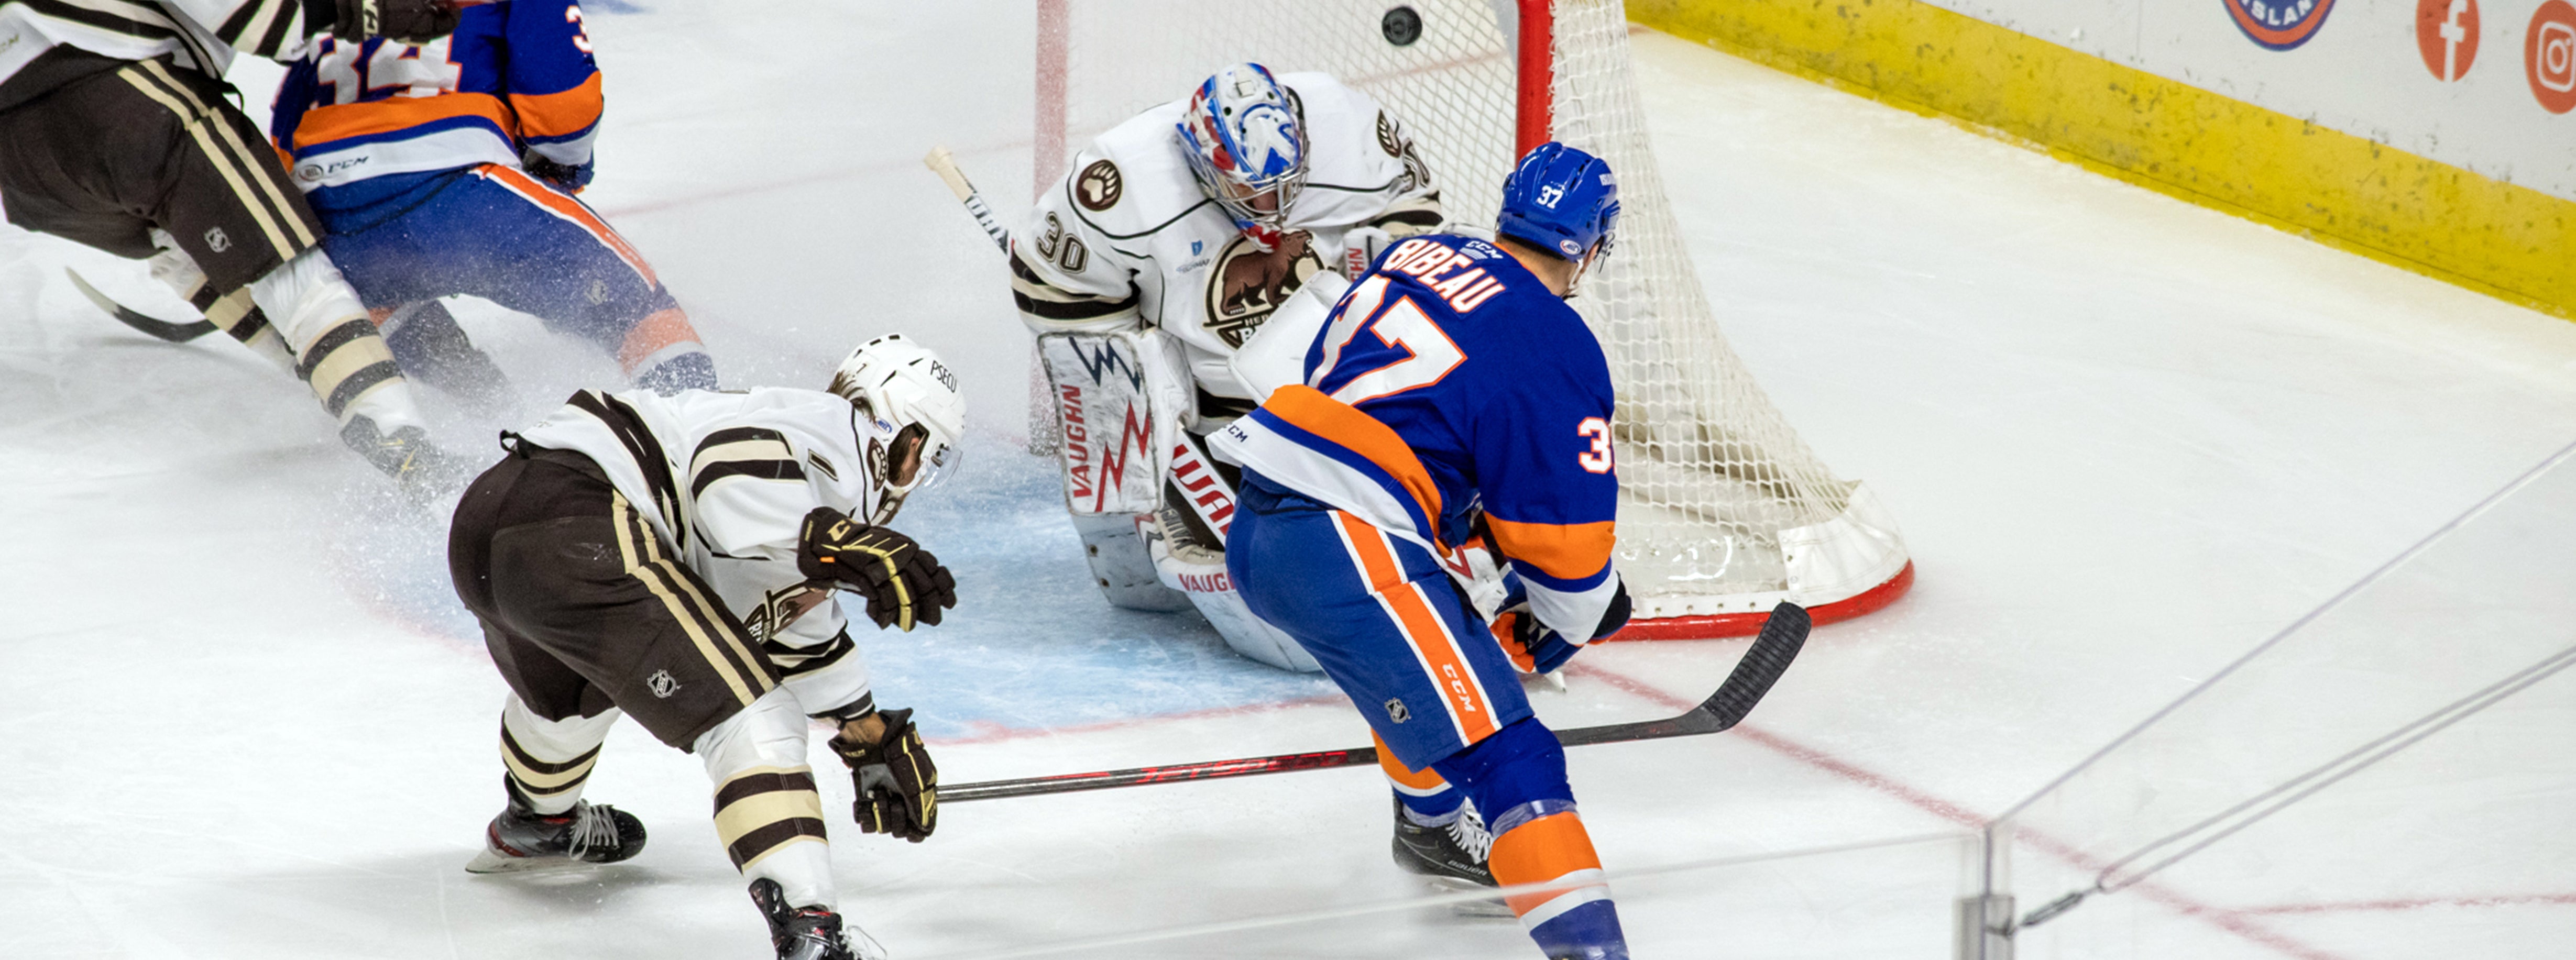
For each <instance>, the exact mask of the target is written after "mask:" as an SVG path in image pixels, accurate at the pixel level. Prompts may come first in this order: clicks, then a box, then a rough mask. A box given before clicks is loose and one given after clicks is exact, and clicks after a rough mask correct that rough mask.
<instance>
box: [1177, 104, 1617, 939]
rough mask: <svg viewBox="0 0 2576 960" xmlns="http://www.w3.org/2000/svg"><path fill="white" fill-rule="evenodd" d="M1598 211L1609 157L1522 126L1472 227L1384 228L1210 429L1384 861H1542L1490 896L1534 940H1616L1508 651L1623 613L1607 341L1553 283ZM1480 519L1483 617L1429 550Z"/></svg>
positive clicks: (1266, 613)
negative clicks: (1253, 403) (1377, 800)
mask: <svg viewBox="0 0 2576 960" xmlns="http://www.w3.org/2000/svg"><path fill="white" fill-rule="evenodd" d="M1618 213H1619V202H1618V187H1617V184H1616V183H1615V181H1614V180H1613V179H1612V177H1611V174H1610V169H1609V165H1608V164H1606V163H1603V162H1602V161H1601V160H1599V159H1598V158H1595V157H1593V156H1591V155H1589V154H1586V153H1584V152H1582V151H1580V150H1575V149H1573V148H1570V147H1566V146H1564V145H1562V144H1555V143H1549V144H1543V145H1541V146H1540V147H1539V148H1537V149H1536V150H1532V151H1531V152H1530V154H1529V155H1528V156H1527V157H1524V158H1522V160H1521V163H1520V166H1519V167H1518V169H1516V170H1514V171H1513V173H1512V176H1511V179H1510V180H1508V181H1507V182H1506V183H1505V184H1504V187H1503V209H1502V215H1501V217H1500V223H1499V226H1498V230H1497V234H1498V235H1497V237H1496V239H1494V240H1493V241H1491V242H1488V241H1484V240H1479V239H1474V238H1470V237H1464V236H1455V235H1432V236H1423V237H1416V238H1413V239H1410V240H1406V241H1404V242H1403V243H1400V244H1397V245H1396V246H1394V247H1393V248H1391V249H1389V250H1388V251H1387V252H1386V253H1385V254H1384V255H1383V256H1381V257H1380V258H1379V259H1378V261H1377V263H1376V264H1375V265H1374V266H1373V267H1372V268H1371V269H1370V271H1369V272H1368V273H1366V274H1364V275H1362V276H1361V278H1360V279H1359V281H1358V282H1357V283H1354V284H1352V285H1351V287H1350V289H1349V291H1348V292H1346V293H1344V294H1343V296H1342V299H1341V301H1340V303H1339V304H1337V305H1336V306H1335V307H1334V308H1333V312H1332V314H1331V315H1330V317H1329V319H1328V320H1327V321H1326V323H1325V326H1324V329H1323V331H1322V333H1320V334H1319V335H1318V336H1317V337H1316V340H1315V343H1314V345H1313V346H1311V347H1310V348H1308V351H1307V354H1306V365H1305V369H1306V381H1305V383H1303V384H1291V385H1289V386H1285V387H1282V388H1280V389H1279V390H1278V391H1276V392H1274V393H1272V394H1271V396H1270V398H1269V399H1268V400H1267V401H1265V402H1264V403H1263V404H1262V406H1261V408H1260V409H1258V410H1255V411H1254V412H1253V413H1252V414H1251V415H1249V416H1246V417H1244V418H1242V419H1240V420H1238V421H1236V422H1235V423H1234V424H1233V425H1231V426H1229V427H1227V428H1226V429H1225V430H1223V431H1221V432H1220V433H1219V435H1218V439H1217V440H1216V443H1215V447H1216V450H1217V452H1219V453H1220V454H1221V455H1223V456H1229V457H1231V458H1233V459H1235V460H1237V461H1239V462H1241V463H1242V464H1243V466H1244V473H1243V494H1242V497H1241V498H1240V500H1239V501H1238V503H1237V506H1238V510H1237V512H1236V514H1235V519H1234V524H1233V529H1232V531H1231V532H1230V534H1229V535H1228V537H1227V538H1226V567H1227V570H1228V572H1229V573H1231V574H1232V576H1233V578H1234V581H1235V584H1236V586H1237V588H1238V589H1240V590H1241V591H1242V593H1243V597H1244V600H1245V602H1246V604H1247V605H1248V606H1249V607H1250V608H1251V609H1252V612H1253V613H1254V614H1256V615H1259V616H1260V617H1261V618H1262V619H1264V620H1266V621H1268V622H1270V623H1271V624H1272V625H1273V626H1276V627H1278V628H1279V629H1280V630H1282V631H1284V632H1286V633H1288V634H1289V635H1290V636H1292V637H1294V638H1296V640H1297V642H1298V643H1299V644H1301V645H1303V646H1304V647H1305V648H1306V651H1307V652H1308V653H1311V654H1313V655H1314V657H1315V660H1316V662H1318V663H1320V664H1322V665H1323V667H1324V672H1325V674H1327V675H1328V676H1330V677H1332V678H1333V681H1334V682H1335V683H1337V684H1339V685H1341V688H1342V690H1343V692H1344V693H1347V694H1349V695H1350V697H1351V700H1352V702H1354V703H1357V704H1359V706H1360V710H1361V713H1363V714H1364V715H1366V716H1367V718H1368V721H1369V725H1370V726H1371V727H1372V728H1374V729H1375V730H1376V732H1377V737H1378V743H1379V750H1378V755H1379V757H1380V758H1381V760H1382V761H1385V762H1386V765H1387V774H1388V776H1389V778H1390V779H1391V780H1393V781H1394V783H1395V786H1396V794H1397V805H1398V809H1397V813H1398V817H1397V834H1396V853H1397V859H1398V862H1399V863H1401V864H1404V865H1405V866H1406V867H1407V868H1408V869H1412V870H1414V871H1415V872H1418V873H1424V874H1426V875H1431V876H1433V877H1434V878H1435V879H1438V878H1441V877H1446V878H1450V879H1454V880H1465V881H1473V882H1480V883H1485V884H1489V885H1490V884H1494V883H1501V884H1527V883H1547V884H1549V885H1550V886H1549V887H1548V888H1547V889H1545V890H1543V891H1541V892H1537V893H1528V894H1518V895H1514V896H1511V897H1508V898H1506V902H1507V903H1508V904H1509V906H1510V908H1511V910H1512V912H1513V913H1514V914H1516V915H1518V916H1519V917H1520V919H1521V923H1522V925H1523V926H1524V927H1525V928H1526V929H1527V930H1528V931H1529V933H1530V937H1531V939H1533V940H1535V941H1537V942H1538V945H1539V947H1540V949H1541V950H1543V951H1545V953H1546V954H1547V956H1548V957H1550V958H1582V960H1611V958H1620V960H1624V958H1625V957H1627V956H1628V948H1627V942H1626V940H1625V938H1624V937H1623V936H1622V935H1621V933H1620V930H1619V918H1618V912H1617V910H1616V908H1614V907H1613V906H1612V904H1611V901H1610V892H1609V887H1608V886H1607V885H1606V884H1605V883H1604V882H1603V881H1602V874H1601V862H1600V860H1599V858H1598V857H1596V856H1595V855H1594V853H1593V850H1592V841H1591V837H1590V835H1589V834H1587V833H1586V832H1585V831H1584V828H1583V821H1582V818H1581V816H1580V815H1579V814H1578V813H1577V812H1576V810H1575V804H1574V793H1573V790H1572V789H1571V788H1570V787H1569V786H1568V785H1567V782H1566V774H1565V752H1564V748H1563V747H1561V746H1560V745H1558V743H1557V740H1556V736H1555V734H1552V733H1550V732H1548V730H1547V728H1546V727H1544V726H1542V725H1540V723H1539V721H1538V720H1537V718H1536V717H1534V716H1533V715H1532V714H1531V712H1530V708H1529V702H1528V700H1527V699H1526V698H1525V697H1524V696H1523V695H1522V693H1521V687H1520V683H1519V681H1518V677H1517V674H1516V672H1515V669H1514V664H1513V661H1514V660H1516V659H1517V660H1520V661H1522V662H1523V663H1524V664H1525V665H1526V666H1528V667H1529V668H1532V669H1535V670H1538V671H1542V672H1544V671H1552V670H1554V669H1556V668H1557V667H1558V666H1561V665H1563V664H1564V663H1565V660H1566V658H1568V657H1570V656H1572V655H1573V654H1574V652H1575V650H1576V649H1578V648H1579V647H1580V646H1581V645H1582V644H1584V643H1588V642H1590V641H1592V640H1595V639H1599V638H1601V637H1606V636H1608V635H1610V634H1611V633H1613V632H1616V631H1617V630H1618V629H1619V628H1620V627H1621V626H1623V625H1625V624H1626V623H1627V620H1628V609H1629V603H1628V595H1627V590H1626V588H1625V587H1624V586H1623V585H1622V584H1621V583H1620V580H1619V575H1618V572H1617V571H1615V570H1613V569H1612V568H1611V562H1610V556H1611V547H1612V545H1613V543H1614V542H1615V536H1614V532H1613V521H1614V520H1615V517H1616V513H1617V509H1618V496H1619V478H1618V475H1617V474H1616V473H1615V472H1614V464H1613V463H1612V459H1611V453H1610V417H1611V405H1612V396H1611V387H1610V371H1609V365H1608V363H1607V362H1606V361H1605V360H1604V359H1603V356H1602V352H1601V346H1600V344H1599V342H1598V341H1596V340H1594V339H1593V336H1592V333H1591V331H1590V329H1588V328H1586V327H1585V326H1584V324H1583V320H1582V318H1581V317H1580V316H1577V315H1576V314H1575V312H1574V310H1573V308H1571V307H1569V306H1567V305H1566V303H1565V299H1564V298H1565V297H1567V296H1570V295H1571V294H1572V292H1573V289H1574V287H1575V285H1576V284H1577V283H1578V282H1579V281H1580V280H1581V278H1582V274H1583V272H1584V270H1585V268H1587V267H1589V266H1590V265H1591V264H1592V263H1593V262H1594V261H1595V260H1597V259H1598V258H1599V257H1600V256H1602V255H1603V254H1604V253H1606V252H1607V250H1608V249H1609V246H1610V234H1611V228H1612V226H1613V225H1614V224H1615V222H1616V220H1617V217H1618ZM1480 527H1482V528H1484V529H1487V530H1490V533H1491V541H1492V544H1493V545H1494V547H1496V548H1498V550H1499V553H1500V555H1501V558H1502V559H1503V560H1504V561H1506V562H1507V564H1508V566H1509V568H1510V575H1509V577H1508V578H1507V579H1508V580H1509V581H1513V582H1516V584H1517V588H1516V589H1515V590H1514V594H1515V596H1516V598H1518V599H1519V600H1520V601H1521V602H1520V603H1518V604H1515V605H1514V607H1513V608H1512V609H1511V610H1509V611H1508V612H1506V613H1504V614H1503V615H1502V616H1501V617H1500V618H1498V619H1497V620H1496V621H1495V623H1494V624H1492V625H1491V626H1490V627H1489V625H1488V624H1487V623H1486V622H1485V620H1484V618H1483V617H1482V616H1480V615H1479V614H1478V613H1477V612H1476V610H1475V608H1474V607H1473V606H1472V605H1471V604H1470V602H1469V601H1468V599H1467V597H1466V595H1465V593H1464V591H1463V590H1462V589H1461V588H1460V587H1459V586H1458V585H1457V583H1456V581H1455V580H1453V579H1452V576H1451V573H1450V569H1451V567H1452V566H1454V564H1449V565H1444V562H1443V561H1444V558H1454V556H1455V555H1456V554H1457V552H1458V550H1457V548H1459V547H1461V546H1463V545H1465V544H1467V543H1469V542H1470V540H1471V538H1479V537H1480V536H1481V535H1480V534H1479V532H1478V530H1479V528H1480ZM1489 629H1490V631H1491V632H1488V631H1489ZM1497 637H1501V638H1505V639H1506V640H1507V641H1508V644H1509V646H1508V648H1507V646H1506V645H1505V644H1503V643H1497V642H1496V639H1497ZM1462 794H1463V796H1462ZM1470 801H1472V803H1470ZM1479 814H1481V815H1482V817H1483V820H1484V823H1483V827H1484V828H1483V829H1481V830H1479V829H1475V820H1474V818H1475V817H1477V816H1478V815H1479ZM1442 827H1448V828H1450V829H1449V830H1448V831H1447V836H1446V842H1442V838H1441V837H1440V836H1439V835H1438V834H1437V833H1435V832H1434V831H1436V830H1438V829H1439V828H1442ZM1426 835H1427V836H1426ZM1486 838H1490V847H1489V848H1487V849H1478V847H1480V846H1484V845H1485V843H1486V842H1487V839H1486Z"/></svg>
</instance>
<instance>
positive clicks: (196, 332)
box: [63, 267, 215, 343]
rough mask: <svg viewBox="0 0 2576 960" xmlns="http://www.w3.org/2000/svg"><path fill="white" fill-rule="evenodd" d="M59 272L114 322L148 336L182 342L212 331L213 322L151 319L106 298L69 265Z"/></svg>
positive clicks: (213, 330) (213, 327)
mask: <svg viewBox="0 0 2576 960" xmlns="http://www.w3.org/2000/svg"><path fill="white" fill-rule="evenodd" d="M63 275H64V276H68V277H70V278H72V286H75V287H79V288H80V292H81V295H82V296H85V297H88V298H89V302H91V303H95V304H97V305H98V308H99V309H101V310H105V311H107V315H108V316H111V317H115V318H116V320H117V322H118V323H122V324H125V325H126V326H129V327H133V328H134V329H136V330H139V331H142V332H143V333H144V334H147V335H149V336H154V337H159V338H161V339H163V340H167V341H170V342H171V343H186V342H188V341H190V340H194V339H197V338H198V337H202V336H205V335H207V334H209V333H213V332H215V324H214V321H211V320H199V321H197V322H195V323H171V322H170V321H167V320H155V319H153V318H152V317H151V316H149V315H147V314H145V313H143V312H142V311H140V310H136V309H134V308H132V307H129V306H126V305H124V304H122V303H118V302H116V301H114V300H110V299H108V298H107V294H104V293H100V292H98V288H97V287H93V286H90V285H89V281H87V280H83V279H81V275H80V274H79V273H77V272H74V271H73V270H72V268H70V267H64V268H63Z"/></svg>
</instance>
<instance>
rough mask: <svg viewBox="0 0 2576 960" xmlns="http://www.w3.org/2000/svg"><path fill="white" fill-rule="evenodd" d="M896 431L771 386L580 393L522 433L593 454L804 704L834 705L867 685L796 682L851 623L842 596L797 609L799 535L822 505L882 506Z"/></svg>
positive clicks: (836, 649) (807, 393) (832, 403)
mask: <svg viewBox="0 0 2576 960" xmlns="http://www.w3.org/2000/svg"><path fill="white" fill-rule="evenodd" d="M894 434H895V431H894V428H893V427H892V426H891V425H889V424H885V423H881V422H879V421H877V420H875V419H874V418H871V417H867V416H863V415H861V414H860V413H859V411H858V408H857V407H856V406H853V405H852V404H851V403H850V402H849V401H848V400H844V399H842V398H841V397H839V396H837V395H834V394H830V393H825V392H823V391H820V390H795V389H787V388H779V387H763V388H759V389H754V390H748V391H730V390H728V391H710V390H684V391H681V392H680V393H678V394H674V395H672V396H668V397H664V396H657V395H655V394H654V393H653V392H652V391H649V390H629V391H623V392H618V393H602V392H599V391H592V390H584V391H582V392H580V393H576V394H574V395H573V397H572V401H571V402H570V403H567V404H565V405H564V406H563V407H561V408H559V409H557V410H556V411H555V412H553V413H551V414H548V415H547V416H546V418H545V419H544V420H540V421H538V422H537V423H536V425H535V426H532V427H529V428H528V429H526V430H524V431H521V432H520V433H519V438H520V439H521V440H523V441H525V442H528V443H533V444H536V445H538V446H542V447H551V448H554V449H558V450H572V451H577V452H579V453H581V454H583V455H585V456H588V457H589V458H590V459H592V460H593V461H596V462H597V463H598V464H599V466H600V469H601V470H602V471H604V472H605V473H607V475H608V480H609V483H610V484H611V485H613V486H615V487H616V488H617V491H618V492H619V493H621V494H624V495H625V497H626V499H627V501H628V502H630V503H633V504H635V505H636V507H637V509H638V510H639V511H640V512H642V513H643V514H644V516H645V518H646V519H647V521H648V522H650V523H651V524H652V526H653V529H654V532H656V533H658V534H660V535H661V536H662V537H663V539H664V540H665V541H667V542H669V543H671V544H673V545H674V546H675V547H676V548H677V549H676V550H675V551H674V553H675V554H676V555H677V556H679V557H680V558H682V561H683V562H685V563H686V564H688V567H689V569H690V570H691V571H692V572H694V573H696V574H697V575H698V577H699V578H700V579H702V580H705V581H706V583H707V585H708V586H709V587H711V588H713V589H714V590H715V592H716V595H717V597H718V598H719V599H721V600H722V601H723V602H724V604H725V606H726V607H727V608H729V609H731V610H732V611H733V614H734V616H735V617H736V618H737V619H740V620H741V621H742V623H743V626H745V627H746V628H748V629H749V631H750V633H751V635H752V638H753V639H755V640H758V641H760V642H761V644H762V646H763V647H764V648H765V649H766V651H767V652H768V654H769V656H770V659H771V660H772V661H773V662H776V663H777V664H778V665H779V667H780V668H781V669H782V670H783V671H784V672H786V673H788V674H789V676H788V678H787V679H788V685H789V687H790V688H791V689H793V690H795V692H796V694H797V698H798V699H799V700H800V701H802V702H804V703H806V704H807V705H809V706H814V707H818V708H830V707H835V706H838V705H840V704H842V703H846V702H849V701H850V700H851V699H854V698H855V697H857V696H858V695H859V694H862V693H865V692H866V673H865V671H864V670H860V671H857V672H856V677H855V681H854V682H855V683H856V684H857V689H856V690H845V691H844V690H835V691H818V690H814V689H809V687H810V686H811V684H806V683H799V678H798V677H797V676H796V674H797V673H798V672H799V669H800V666H801V665H802V661H804V660H806V659H808V658H830V659H836V660H837V659H840V658H841V657H842V656H843V655H844V654H846V653H847V652H848V651H847V650H846V646H847V642H846V641H842V640H840V638H841V636H842V632H843V630H844V628H845V627H846V626H847V625H848V617H846V616H845V615H844V614H843V612H842V611H841V609H840V600H839V594H837V593H835V594H833V596H832V597H831V598H830V599H827V600H825V601H823V602H822V603H821V604H820V605H819V606H815V607H814V608H813V609H812V610H811V611H810V612H807V613H805V614H804V615H803V616H801V617H798V616H796V615H795V613H794V611H795V610H796V609H797V608H798V607H799V606H801V605H802V603H800V601H801V602H804V603H810V602H811V600H812V598H810V597H808V596H806V594H807V593H808V590H807V589H806V587H805V575H804V573H803V572H801V571H799V570H798V569H797V565H796V550H797V541H798V537H799V535H800V534H801V532H802V528H803V524H804V520H805V515H806V514H807V513H810V512H812V511H813V509H814V508H815V507H818V506H822V507H830V508H832V509H834V510H838V511H842V512H844V513H851V514H854V515H856V516H858V517H859V518H861V519H863V520H864V519H867V518H869V517H871V516H873V515H874V514H875V512H876V510H877V508H878V506H879V505H880V500H881V496H882V493H881V489H880V487H879V485H878V483H877V482H876V478H875V467H874V465H873V464H874V462H875V460H876V458H877V457H878V456H882V451H883V450H884V449H885V445H886V444H887V443H889V442H891V441H892V439H893V438H894ZM836 641H838V642H836ZM853 659H855V658H853ZM816 666H820V664H817V665H816ZM833 672H834V673H841V674H847V671H833ZM851 682H853V681H851V680H849V679H846V678H845V679H843V680H841V681H837V682H836V683H834V684H833V685H834V686H836V687H837V686H848V685H849V684H850V683H851Z"/></svg>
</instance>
